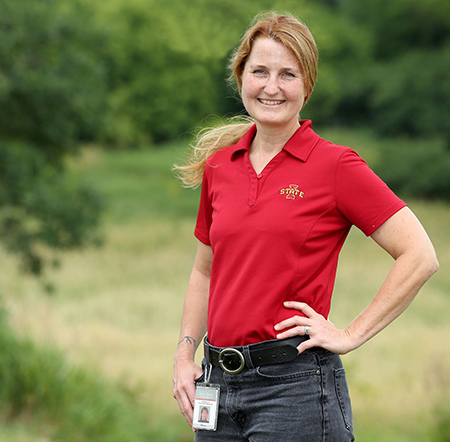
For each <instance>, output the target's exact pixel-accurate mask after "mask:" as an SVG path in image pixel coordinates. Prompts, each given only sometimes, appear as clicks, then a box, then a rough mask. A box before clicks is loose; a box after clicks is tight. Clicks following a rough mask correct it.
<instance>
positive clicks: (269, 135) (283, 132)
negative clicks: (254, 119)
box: [250, 121, 300, 156]
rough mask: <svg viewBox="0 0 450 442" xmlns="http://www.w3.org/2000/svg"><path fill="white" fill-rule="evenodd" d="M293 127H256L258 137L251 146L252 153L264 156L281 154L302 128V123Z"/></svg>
mask: <svg viewBox="0 0 450 442" xmlns="http://www.w3.org/2000/svg"><path fill="white" fill-rule="evenodd" d="M296 123H297V124H295V125H293V126H292V127H283V128H280V129H278V128H266V127H258V124H257V126H256V135H255V137H254V138H253V141H252V143H251V145H250V153H260V154H262V155H273V156H274V155H276V154H277V153H278V152H281V150H282V149H283V147H284V145H285V144H286V143H287V142H288V141H289V139H290V138H291V137H292V135H294V133H295V132H296V131H297V129H298V128H299V127H300V123H299V122H298V121H297V122H296Z"/></svg>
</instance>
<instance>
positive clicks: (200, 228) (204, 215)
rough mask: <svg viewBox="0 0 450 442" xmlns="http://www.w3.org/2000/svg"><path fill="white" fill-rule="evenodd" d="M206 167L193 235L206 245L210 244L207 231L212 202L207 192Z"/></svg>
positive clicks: (209, 224)
mask: <svg viewBox="0 0 450 442" xmlns="http://www.w3.org/2000/svg"><path fill="white" fill-rule="evenodd" d="M206 172H207V168H205V173H204V175H203V182H202V190H201V194H200V205H199V209H198V214H197V223H196V225H195V230H194V235H195V237H196V238H197V239H198V240H199V241H201V242H202V243H203V244H206V245H207V246H210V245H211V241H210V239H209V231H210V228H211V224H212V211H213V210H212V204H211V198H210V193H209V181H208V177H207V173H206Z"/></svg>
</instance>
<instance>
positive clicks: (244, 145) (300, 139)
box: [231, 120, 320, 162]
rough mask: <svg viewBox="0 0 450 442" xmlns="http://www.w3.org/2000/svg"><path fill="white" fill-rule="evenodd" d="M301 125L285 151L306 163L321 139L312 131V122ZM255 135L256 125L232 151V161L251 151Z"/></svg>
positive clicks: (304, 122)
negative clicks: (240, 153) (243, 152)
mask: <svg viewBox="0 0 450 442" xmlns="http://www.w3.org/2000/svg"><path fill="white" fill-rule="evenodd" d="M300 124H301V126H300V127H299V128H298V129H297V131H296V132H295V133H294V135H292V137H291V138H290V139H289V140H288V142H287V143H286V144H285V146H284V147H283V150H284V151H286V152H287V153H289V154H290V155H292V156H293V157H295V158H297V159H299V160H301V161H303V162H305V161H306V160H307V159H308V157H309V155H310V154H311V152H312V150H313V149H314V147H315V146H316V144H317V142H318V141H319V140H320V137H319V135H317V134H316V133H315V132H314V131H313V130H312V128H311V126H312V123H311V120H300ZM255 133H256V124H254V125H253V126H252V127H251V128H250V129H249V130H248V131H247V132H246V134H245V135H244V136H243V137H242V138H241V139H240V140H239V141H238V142H237V143H236V144H235V145H234V147H233V148H232V149H231V160H234V158H235V156H236V153H237V152H239V151H246V150H247V151H248V150H249V149H250V143H251V142H252V139H253V137H254V136H255Z"/></svg>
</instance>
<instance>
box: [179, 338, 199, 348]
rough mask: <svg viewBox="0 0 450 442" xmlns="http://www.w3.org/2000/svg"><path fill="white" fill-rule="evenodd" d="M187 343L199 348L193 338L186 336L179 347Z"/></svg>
mask: <svg viewBox="0 0 450 442" xmlns="http://www.w3.org/2000/svg"><path fill="white" fill-rule="evenodd" d="M182 342H186V343H187V344H192V345H193V346H194V348H197V341H196V340H195V339H194V338H192V337H191V336H185V337H184V338H183V339H182V340H181V341H180V342H179V343H178V346H179V345H180V344H181V343H182Z"/></svg>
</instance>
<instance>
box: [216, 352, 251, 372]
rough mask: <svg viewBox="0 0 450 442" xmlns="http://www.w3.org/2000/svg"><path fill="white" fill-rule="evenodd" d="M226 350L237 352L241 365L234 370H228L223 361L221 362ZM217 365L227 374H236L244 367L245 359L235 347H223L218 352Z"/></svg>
mask: <svg viewBox="0 0 450 442" xmlns="http://www.w3.org/2000/svg"><path fill="white" fill-rule="evenodd" d="M226 352H230V353H234V354H237V355H238V356H239V359H240V362H241V365H240V366H239V367H238V368H237V369H236V370H230V369H229V368H227V367H225V365H224V363H223V357H224V355H225V353H226ZM219 365H220V368H221V369H222V370H223V371H224V372H225V373H228V374H238V373H240V372H241V371H242V370H243V369H244V367H245V360H244V355H243V354H242V353H241V352H240V351H239V350H236V349H235V348H224V349H223V350H222V351H221V352H220V353H219Z"/></svg>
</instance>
